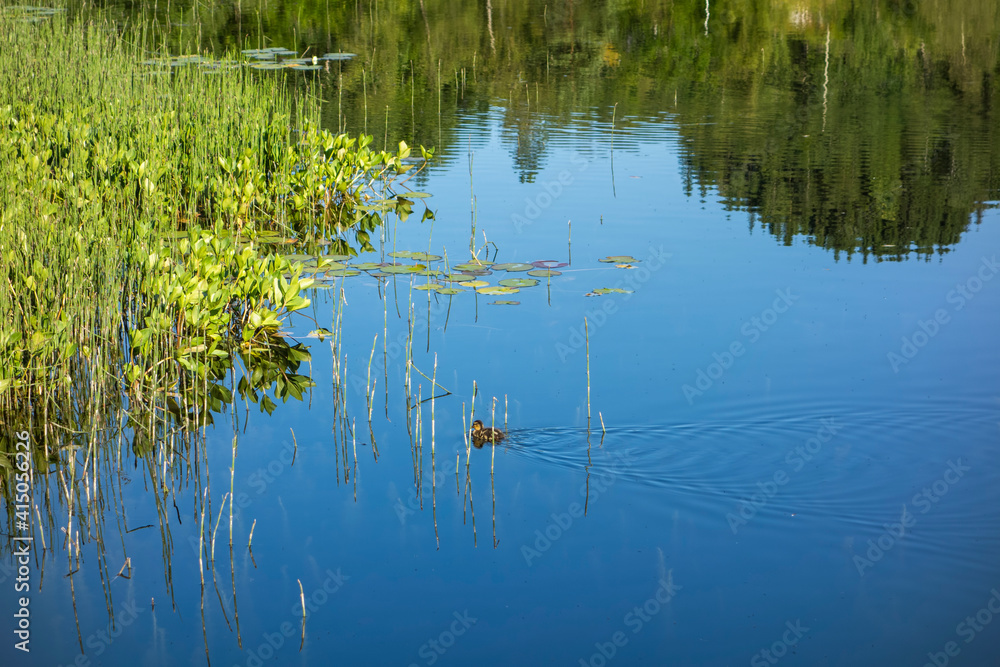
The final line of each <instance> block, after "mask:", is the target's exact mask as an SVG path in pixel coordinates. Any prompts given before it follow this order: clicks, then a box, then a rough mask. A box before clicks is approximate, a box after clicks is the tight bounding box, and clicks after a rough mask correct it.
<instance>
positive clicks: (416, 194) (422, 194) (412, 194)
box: [405, 192, 431, 199]
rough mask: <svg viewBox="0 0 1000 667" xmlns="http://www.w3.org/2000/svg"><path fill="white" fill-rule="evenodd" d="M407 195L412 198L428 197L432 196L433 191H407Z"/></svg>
mask: <svg viewBox="0 0 1000 667" xmlns="http://www.w3.org/2000/svg"><path fill="white" fill-rule="evenodd" d="M405 196H406V197H409V198H410V199H424V198H426V197H430V196H431V193H429V192H407V193H406V194H405Z"/></svg>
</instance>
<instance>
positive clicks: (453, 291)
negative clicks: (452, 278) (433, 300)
mask: <svg viewBox="0 0 1000 667" xmlns="http://www.w3.org/2000/svg"><path fill="white" fill-rule="evenodd" d="M464 291H465V290H464V289H461V288H459V287H442V288H441V289H439V290H438V291H437V293H438V294H447V295H448V296H452V295H453V294H461V293H462V292H464Z"/></svg>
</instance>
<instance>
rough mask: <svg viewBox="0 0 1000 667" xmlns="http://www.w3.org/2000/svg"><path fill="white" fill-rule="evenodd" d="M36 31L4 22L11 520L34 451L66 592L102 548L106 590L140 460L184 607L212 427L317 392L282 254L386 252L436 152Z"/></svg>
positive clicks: (107, 25) (0, 410)
mask: <svg viewBox="0 0 1000 667" xmlns="http://www.w3.org/2000/svg"><path fill="white" fill-rule="evenodd" d="M25 18H26V17H25V15H24V14H23V13H22V12H20V11H18V12H15V11H5V10H0V164H2V165H3V169H0V266H2V273H3V279H2V280H0V311H2V312H3V313H4V318H3V321H2V322H0V423H2V424H5V425H7V426H9V427H10V428H7V429H6V430H5V431H4V432H3V434H2V435H0V472H2V473H3V474H0V480H2V482H0V485H2V488H3V493H4V497H5V498H10V497H11V495H10V494H12V493H13V486H12V480H13V478H14V477H13V474H12V472H13V471H14V470H15V467H16V466H15V456H14V447H15V443H14V434H15V432H18V433H23V432H27V433H28V434H30V441H31V444H32V452H31V457H32V461H31V467H32V468H33V470H34V471H35V475H36V486H35V493H36V494H37V495H38V496H39V497H38V498H37V499H36V501H35V506H36V509H37V508H42V510H43V513H42V514H41V515H40V518H39V520H38V521H35V522H34V524H35V525H34V534H35V535H36V544H39V545H40V547H41V549H42V552H43V553H44V551H45V550H47V549H58V548H59V547H58V545H59V544H62V538H58V537H57V536H58V535H59V524H64V523H65V524H66V525H65V527H64V530H65V531H66V532H65V539H66V540H67V542H66V546H69V545H72V546H73V547H74V548H67V550H66V554H67V558H68V559H69V567H70V570H71V571H72V570H74V569H76V567H78V565H79V559H80V558H81V556H80V545H81V543H85V542H87V541H91V540H94V541H96V542H97V544H98V559H99V560H100V561H101V565H100V567H101V569H102V571H103V570H105V569H107V568H108V567H111V566H110V565H109V564H108V562H107V561H108V556H107V553H106V551H105V545H104V538H103V537H102V535H103V533H104V528H103V522H104V520H103V518H102V516H103V514H104V510H106V509H107V507H108V506H109V505H111V506H118V505H119V503H120V485H121V479H120V476H119V475H118V474H117V472H116V471H120V470H121V469H122V468H121V467H122V466H123V465H124V464H125V458H126V456H127V455H128V452H129V450H131V454H132V455H133V456H134V457H135V459H136V462H137V463H138V462H139V461H140V460H141V461H142V463H143V466H144V467H145V468H146V470H147V473H148V475H149V476H150V479H149V480H147V483H149V484H152V485H153V486H152V487H151V488H156V489H158V490H160V491H162V493H155V494H153V495H154V496H155V498H156V505H157V512H158V514H159V517H160V531H161V536H162V538H163V544H164V558H165V561H164V568H165V577H166V579H167V582H168V586H169V585H170V565H169V557H170V551H171V549H172V547H171V546H170V545H171V539H170V537H169V525H170V523H169V522H170V512H169V511H168V510H169V504H170V502H171V501H170V498H171V497H172V495H173V492H176V491H178V490H179V489H180V488H183V487H184V486H185V485H189V484H194V485H195V486H199V485H201V484H202V483H203V482H202V481H200V480H199V479H198V477H199V474H200V473H199V474H194V475H192V472H191V468H192V467H193V468H194V469H195V470H197V469H198V468H199V465H200V464H198V463H197V461H198V460H199V459H201V460H204V456H205V453H204V444H205V440H204V431H203V429H201V428H200V427H202V426H204V425H205V424H208V423H211V422H212V414H213V413H218V412H220V411H222V410H224V409H225V406H226V405H227V404H231V403H233V402H234V401H235V400H236V399H235V397H234V394H237V393H238V394H239V397H240V398H241V399H242V401H243V402H244V403H246V404H248V403H249V402H254V403H257V404H258V406H259V408H260V409H261V410H264V411H267V412H270V411H272V410H273V409H274V407H275V403H274V401H273V400H272V398H271V396H273V397H274V398H275V399H278V398H281V399H282V400H287V399H288V398H290V397H293V398H297V399H301V398H302V396H303V392H305V391H306V390H307V389H308V388H309V387H310V386H312V385H313V383H312V380H311V379H310V378H309V376H308V375H305V374H302V373H299V372H298V371H299V367H300V365H301V364H303V363H307V362H308V361H309V359H310V357H309V352H308V349H307V347H306V346H305V345H303V344H298V343H297V344H292V343H291V342H289V340H288V339H287V338H286V337H284V336H283V335H281V334H282V333H283V331H282V329H283V327H284V326H285V324H286V319H287V316H288V315H289V314H290V313H293V312H296V311H300V310H302V309H303V308H305V307H307V306H308V305H309V299H308V298H306V296H305V294H304V292H305V290H306V289H307V288H309V287H310V286H311V285H312V283H313V279H312V278H310V277H304V274H306V273H308V272H309V268H310V267H309V266H308V263H309V261H310V260H306V261H302V260H301V255H299V256H298V257H296V256H294V255H289V254H287V253H289V252H296V253H309V255H310V256H311V257H315V256H316V255H324V257H320V258H319V259H313V260H311V261H312V262H314V263H316V264H319V265H320V266H324V265H333V257H335V256H340V257H342V258H346V257H349V256H353V255H357V254H358V252H359V251H360V252H363V251H370V250H372V249H373V248H372V245H371V243H370V235H371V234H372V233H373V232H374V231H375V230H377V229H378V228H379V227H380V225H382V223H383V217H384V216H386V215H396V216H398V217H400V218H405V216H406V215H407V214H408V213H409V210H410V209H409V207H410V205H411V202H410V201H409V200H406V199H403V198H402V197H399V196H397V192H396V191H395V190H394V187H395V188H397V189H398V187H399V185H400V180H401V179H400V177H401V176H402V175H403V174H404V173H406V172H410V171H411V170H412V172H411V173H418V172H419V171H420V169H423V167H424V166H425V165H426V164H427V161H428V160H429V159H430V158H431V157H432V154H433V152H432V151H431V150H425V149H424V148H423V147H421V148H420V155H421V157H422V160H421V159H420V158H416V157H414V158H411V157H410V152H411V151H410V148H409V147H408V146H407V145H406V144H405V143H403V142H400V144H399V147H398V150H396V151H393V152H386V151H376V150H372V149H371V148H370V144H371V143H372V138H371V137H370V136H360V137H354V138H352V137H348V136H347V135H336V134H333V133H330V132H329V131H326V130H323V129H320V115H321V113H320V111H321V110H320V102H319V101H318V97H317V96H315V95H311V94H309V90H308V86H306V87H303V86H302V85H300V84H297V85H289V83H288V80H287V78H286V76H284V74H283V73H277V74H275V73H271V72H265V73H257V72H255V71H250V70H248V69H247V68H240V67H236V68H225V67H221V68H214V69H208V68H198V67H176V68H171V67H170V65H169V61H164V62H160V63H158V64H156V63H154V64H153V65H150V64H148V58H149V53H150V52H153V53H162V51H161V49H162V47H156V46H155V45H152V44H150V41H151V38H150V37H149V33H147V32H145V31H144V30H143V29H141V28H127V27H124V28H123V27H121V26H118V25H115V24H114V23H113V22H110V21H107V20H105V19H104V18H102V17H100V16H99V15H94V16H90V17H89V18H88V17H86V16H76V17H67V15H66V14H63V13H49V14H46V15H45V16H44V20H34V19H36V18H38V17H36V16H30V15H29V16H28V17H27V18H29V19H32V20H25ZM144 63H147V64H144ZM293 76H301V75H293ZM403 192H405V189H404V191H403ZM292 248H294V250H292ZM335 318H336V315H335ZM333 335H334V336H336V335H337V332H336V322H335V325H334V332H333ZM233 419H237V417H236V415H235V414H234V415H233ZM234 457H235V444H234ZM53 472H55V473H58V474H57V475H52V474H48V473H53ZM57 478H58V481H57ZM168 492H169V493H168ZM42 495H44V498H45V500H44V502H43V501H42V498H41V496H42ZM197 497H198V495H197V494H196V505H197V507H196V512H198V511H200V512H202V514H204V512H205V509H206V507H205V504H206V503H205V502H201V503H199V502H198V501H197ZM209 502H210V501H209ZM95 503H96V504H95ZM59 505H61V506H63V507H64V509H65V510H66V512H67V514H66V515H64V516H63V517H62V520H58V521H57V519H56V518H55V516H54V512H56V509H55V508H56V507H57V506H59ZM5 506H6V508H7V511H6V512H5V513H4V517H3V521H4V523H5V526H4V532H5V533H6V534H7V535H8V538H7V540H5V542H6V543H7V544H6V546H7V548H10V545H11V542H10V541H9V540H10V539H11V536H13V535H15V534H17V531H15V530H14V525H15V515H14V508H15V504H14V503H13V502H8V503H5ZM67 520H68V522H67ZM41 562H44V558H42V559H41ZM115 567H117V566H115ZM102 580H103V582H104V585H105V586H106V587H107V586H108V585H109V581H110V577H108V576H105V577H103V579H102ZM106 593H108V595H110V593H109V592H108V591H107V590H106ZM108 599H109V613H110V597H109V598H108ZM81 650H82V647H81Z"/></svg>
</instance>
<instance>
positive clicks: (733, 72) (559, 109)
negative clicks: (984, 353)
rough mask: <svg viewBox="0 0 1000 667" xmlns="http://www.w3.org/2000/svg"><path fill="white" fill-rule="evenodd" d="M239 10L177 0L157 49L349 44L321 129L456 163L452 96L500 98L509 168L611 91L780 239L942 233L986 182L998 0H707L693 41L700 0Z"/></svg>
mask: <svg viewBox="0 0 1000 667" xmlns="http://www.w3.org/2000/svg"><path fill="white" fill-rule="evenodd" d="M235 6H237V5H236V4H232V3H231V4H227V3H221V4H220V3H216V4H213V5H210V6H204V5H198V6H197V7H195V5H192V4H188V5H184V4H183V3H181V4H180V5H178V4H174V5H172V8H171V10H170V11H171V13H172V16H171V17H169V18H170V20H171V21H172V22H173V24H180V23H189V24H192V25H193V24H194V20H193V19H195V18H196V19H197V20H200V21H201V27H200V28H199V30H200V32H199V33H196V32H195V30H194V28H192V27H188V28H184V27H180V28H176V29H175V32H174V33H173V34H174V36H175V40H176V42H175V46H174V47H172V48H175V49H178V50H180V49H181V47H180V46H179V44H184V43H190V42H191V40H192V39H194V38H196V37H197V36H198V35H199V34H200V35H201V38H202V40H203V42H204V44H205V46H209V47H212V48H215V49H220V48H222V49H224V48H237V47H241V46H243V43H244V41H246V42H247V43H249V44H250V45H252V46H258V45H281V46H288V47H292V48H295V49H297V50H298V51H299V52H304V51H307V50H309V51H310V52H313V53H315V52H318V51H325V50H344V51H351V52H354V53H357V54H359V56H358V58H356V59H355V60H353V61H349V62H344V63H335V64H334V63H331V67H330V69H329V71H328V72H324V73H323V74H322V75H321V76H320V77H319V78H318V82H319V84H320V87H321V91H322V94H323V95H324V96H325V97H326V99H327V100H328V101H329V103H328V104H327V105H326V107H325V112H324V113H325V114H326V116H325V122H326V123H327V124H328V125H329V126H331V127H342V128H347V129H350V130H351V131H360V130H361V129H362V128H365V127H366V128H367V130H368V132H369V133H371V134H373V135H375V137H376V146H378V142H379V140H381V139H382V138H383V137H384V136H389V137H396V138H405V139H407V140H408V141H409V142H410V143H423V144H428V145H436V146H437V147H438V149H439V151H438V155H439V156H440V157H442V158H444V159H445V160H449V159H464V157H465V150H466V148H467V147H466V146H460V145H459V144H460V143H461V142H460V141H457V136H456V132H457V129H458V125H459V124H461V123H462V122H463V119H466V118H468V116H467V115H466V114H464V113H462V111H463V110H470V109H471V110H474V111H475V112H476V113H483V112H484V111H485V110H486V109H489V108H491V105H494V106H497V105H499V106H502V107H503V112H502V113H503V114H504V121H503V123H504V127H505V128H506V132H505V137H506V141H509V142H510V146H511V147H512V148H511V153H512V160H513V166H514V168H515V169H516V170H517V171H518V173H519V175H520V178H521V180H522V181H531V180H532V179H533V178H534V175H535V174H536V173H537V171H538V170H539V169H540V168H541V165H543V164H544V155H545V150H546V135H547V131H546V129H543V126H542V125H540V124H539V122H538V121H537V118H539V117H541V115H543V116H544V118H545V123H546V124H545V126H544V128H551V127H558V126H559V125H566V124H568V123H569V122H570V118H569V114H571V113H573V112H577V111H580V110H587V109H593V110H595V111H594V112H593V113H594V114H595V115H596V116H597V118H596V120H599V121H600V122H609V121H610V110H611V108H612V106H613V105H614V104H615V103H618V111H619V118H621V117H622V115H624V116H626V117H631V118H652V117H655V116H657V115H659V114H662V112H663V111H664V110H667V109H670V110H672V111H675V112H676V115H675V116H674V117H673V118H674V119H675V121H676V122H677V123H678V125H679V131H680V134H681V136H682V138H684V139H685V141H684V143H683V146H684V155H685V165H684V166H683V169H684V172H685V173H686V174H687V175H688V177H689V179H690V180H689V188H696V189H698V190H704V189H705V188H706V187H709V188H715V189H717V190H718V191H719V192H720V193H721V194H722V196H723V198H724V199H725V201H726V202H727V204H728V205H729V206H731V207H733V208H737V209H746V210H748V211H750V212H751V213H752V214H753V216H754V217H755V218H756V219H757V220H759V221H760V223H761V225H763V226H764V228H766V229H768V230H769V231H770V232H771V233H773V234H775V235H776V236H778V237H779V238H780V239H782V241H783V242H791V239H793V238H794V237H796V236H800V235H804V236H806V237H808V239H809V240H810V242H813V243H816V244H817V245H820V246H823V247H826V248H831V249H834V250H836V251H846V252H848V253H854V252H855V251H859V252H862V253H863V254H865V255H876V256H882V255H887V256H895V257H902V256H904V255H905V254H906V253H907V252H910V251H911V250H917V249H923V250H929V249H930V248H932V247H941V246H947V245H950V244H953V243H955V242H956V241H957V240H958V238H959V236H960V234H961V231H962V230H963V229H964V228H965V225H966V224H967V222H968V218H969V215H970V214H971V213H974V212H976V211H978V210H979V206H980V205H979V204H978V202H980V201H982V200H984V199H989V198H990V197H991V195H990V194H989V193H990V192H993V191H995V189H996V187H997V183H996V178H997V177H996V176H995V175H994V174H996V173H997V170H995V169H992V168H991V167H992V164H993V162H995V160H996V158H995V157H994V156H995V155H997V150H996V149H997V147H996V143H997V129H996V127H997V123H996V122H995V118H994V111H993V108H992V99H993V95H994V94H995V92H996V88H997V84H996V80H995V74H994V72H995V71H996V68H997V64H998V59H1000V58H998V47H997V44H998V39H997V35H998V33H1000V10H998V6H997V5H996V3H995V2H993V0H969V1H968V2H952V1H949V0H926V1H925V2H921V3H919V4H913V3H898V2H893V1H891V0H884V1H882V2H874V3H852V2H835V3H828V2H824V3H820V2H818V0H817V1H809V0H806V1H805V2H795V3H789V2H759V1H756V0H728V1H725V0H724V1H720V2H713V3H712V15H711V20H710V21H709V24H708V31H707V34H706V30H705V18H706V17H705V6H704V5H703V4H699V3H683V4H680V5H679V4H677V3H673V2H668V1H667V0H661V1H654V2H647V3H643V4H642V5H641V6H639V5H636V4H634V3H619V2H612V3H606V4H605V3H586V2H571V3H556V4H554V5H553V4H551V3H543V4H537V3H532V2H513V1H506V2H505V1H504V0H493V1H491V2H490V3H485V2H481V3H455V2H449V1H447V0H422V1H420V2H413V1H410V2H400V3H367V4H363V5H362V6H359V7H357V9H356V5H355V4H353V3H336V4H335V5H333V6H331V5H330V4H329V3H326V2H320V1H319V0H310V1H307V2H304V3H290V2H273V1H269V2H266V3H265V2H260V1H257V2H249V3H247V2H242V3H239V5H238V6H240V7H242V12H241V13H239V12H237V11H236V10H235V9H234V7H235ZM163 11H164V10H163V9H162V7H161V9H160V12H161V23H167V22H168V21H166V20H164V19H165V18H167V17H163V16H162V13H163ZM356 11H359V12H360V13H355V12H356ZM195 15H196V16H195ZM491 27H492V30H490V28H491ZM828 34H829V40H830V41H829V50H828V47H827V38H828ZM241 36H242V39H241ZM262 36H263V38H262ZM264 42H266V44H265V43H264ZM299 80H304V79H299ZM366 106H367V117H366V114H365V111H364V109H365V107H366ZM386 109H388V110H389V113H388V122H387V121H386ZM618 127H619V128H620V129H621V130H622V132H623V136H624V135H625V133H626V132H627V130H628V121H625V122H621V121H620V122H619V125H618ZM807 135H808V136H807ZM419 181H420V178H419V177H418V179H416V181H415V184H417V185H418V186H419V183H418V182H419ZM923 250H918V252H922V251H923Z"/></svg>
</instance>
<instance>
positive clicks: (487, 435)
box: [469, 419, 507, 449]
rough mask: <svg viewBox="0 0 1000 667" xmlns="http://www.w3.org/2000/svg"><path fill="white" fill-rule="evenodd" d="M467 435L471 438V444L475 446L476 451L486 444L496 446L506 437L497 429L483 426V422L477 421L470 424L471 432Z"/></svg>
mask: <svg viewBox="0 0 1000 667" xmlns="http://www.w3.org/2000/svg"><path fill="white" fill-rule="evenodd" d="M469 435H471V436H472V444H473V445H475V446H476V448H477V449H478V448H480V447H482V446H483V445H485V444H487V443H489V444H496V443H498V442H500V441H501V440H503V439H504V438H505V437H507V436H506V434H505V433H504V432H503V431H501V430H500V429H498V428H493V427H492V426H483V422H482V421H480V420H478V419H477V420H476V421H474V422H472V431H471V432H470V433H469Z"/></svg>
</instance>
